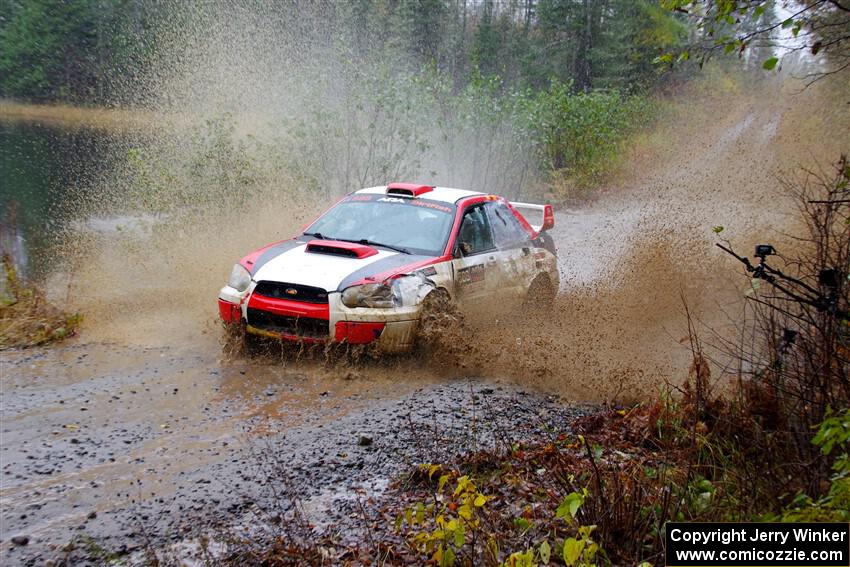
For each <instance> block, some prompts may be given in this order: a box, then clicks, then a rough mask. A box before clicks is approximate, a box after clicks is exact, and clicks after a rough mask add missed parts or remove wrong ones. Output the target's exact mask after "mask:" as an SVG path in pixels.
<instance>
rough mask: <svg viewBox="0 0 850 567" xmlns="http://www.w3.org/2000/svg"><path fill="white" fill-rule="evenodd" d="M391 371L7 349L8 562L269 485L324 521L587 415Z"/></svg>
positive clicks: (113, 537)
mask: <svg viewBox="0 0 850 567" xmlns="http://www.w3.org/2000/svg"><path fill="white" fill-rule="evenodd" d="M396 378H397V379H394V380H390V379H383V378H374V377H369V376H365V375H363V376H359V377H358V379H357V380H351V379H345V378H339V377H329V376H327V375H326V373H324V372H323V371H322V370H321V368H311V367H310V363H302V364H301V365H300V366H299V367H298V368H297V369H287V368H284V367H281V366H280V365H277V364H264V363H262V362H260V363H257V362H252V361H248V362H233V363H224V364H222V363H220V362H219V361H218V360H216V359H214V358H210V357H208V356H204V355H202V354H199V353H197V352H186V351H180V350H177V349H169V348H143V347H128V346H119V345H107V344H85V345H74V346H67V347H61V348H55V349H51V350H49V351H39V352H35V351H21V352H16V353H8V352H7V353H4V355H3V390H4V394H3V429H2V435H3V446H2V459H1V460H2V467H0V468H2V491H3V492H2V501H3V506H2V508H3V512H2V533H0V540H2V541H3V545H4V550H3V554H4V558H5V559H4V564H9V565H13V564H25V565H27V564H33V565H35V564H43V562H44V561H45V560H48V559H62V558H65V557H66V556H67V557H69V558H70V559H71V560H72V562H73V563H74V564H78V563H85V562H88V561H92V562H96V561H100V560H103V559H104V558H105V555H104V554H103V552H101V551H97V549H98V548H99V549H102V550H108V551H110V552H118V553H119V555H123V554H132V553H134V552H136V551H138V550H141V549H143V548H145V547H147V546H155V547H157V548H158V549H159V548H162V547H163V546H165V545H167V544H168V542H175V541H181V540H183V539H186V538H188V537H190V536H198V535H199V534H201V533H203V531H204V530H209V529H212V528H213V527H214V526H216V525H222V524H225V523H227V522H243V521H245V516H246V515H255V514H257V513H259V512H263V511H267V510H269V509H270V508H271V507H272V506H277V505H280V502H277V503H275V502H272V501H271V499H272V494H271V493H270V491H269V488H268V483H270V482H273V483H275V484H280V485H281V486H282V485H283V484H286V488H287V489H289V490H292V491H294V492H295V493H297V494H298V495H299V497H300V500H301V502H302V504H303V506H304V508H305V509H306V510H307V511H308V513H309V515H310V516H311V520H312V521H313V522H314V523H315V524H316V525H317V526H319V527H321V526H322V525H327V524H329V523H336V522H337V521H339V520H340V518H341V516H343V515H345V514H347V513H348V512H350V510H347V509H346V507H345V504H346V503H348V504H351V503H352V502H351V500H352V494H353V492H352V491H353V490H354V489H355V487H361V488H366V489H369V490H370V492H373V493H374V492H375V488H376V487H378V488H379V487H380V486H382V485H383V486H385V485H386V483H387V482H388V481H389V479H390V478H392V477H394V476H395V475H397V474H399V473H400V472H403V471H405V470H407V469H409V468H410V467H412V466H414V465H415V464H418V463H422V462H440V461H445V460H447V459H448V458H450V457H451V456H452V455H454V454H456V453H458V452H462V451H469V450H475V449H480V448H485V447H492V446H493V445H494V444H496V443H499V444H504V443H510V442H512V441H513V440H519V439H523V438H528V437H529V436H531V435H535V434H536V435H539V427H540V425H541V424H544V423H545V424H548V426H549V427H550V429H549V431H554V430H555V429H556V428H557V427H561V426H562V425H563V424H564V423H566V422H568V421H569V418H571V417H573V416H575V415H577V414H578V413H579V412H580V411H581V410H579V409H576V408H575V407H571V406H568V405H565V404H563V403H562V402H561V401H559V400H558V399H557V398H556V397H554V396H545V395H543V394H538V393H530V392H526V391H523V390H521V389H520V388H518V387H517V386H515V385H512V384H508V383H499V382H498V381H482V380H477V379H469V378H463V379H455V380H453V381H451V382H450V383H445V382H442V383H441V382H436V381H435V382H431V383H429V382H427V381H425V382H423V381H417V382H413V381H410V380H408V379H404V378H402V377H400V376H399V377H396ZM277 462H283V463H285V464H286V471H287V477H286V478H279V477H276V476H275V475H277V474H278V473H277V472H276V471H277V469H276V467H275V463H277ZM337 501H339V502H337ZM254 523H255V524H256V521H254ZM317 529H319V528H317ZM16 536H26V537H27V538H29V542H28V544H27V545H25V546H21V545H16V544H14V543H11V539H12V538H13V537H16ZM69 542H74V545H72V546H68V545H67V544H68V543H69ZM94 543H96V545H94Z"/></svg>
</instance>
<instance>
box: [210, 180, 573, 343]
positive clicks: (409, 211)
mask: <svg viewBox="0 0 850 567" xmlns="http://www.w3.org/2000/svg"><path fill="white" fill-rule="evenodd" d="M520 210H523V211H526V212H527V213H526V214H528V213H533V214H535V215H536V216H539V217H540V224H538V225H532V224H530V223H529V222H528V221H527V220H526V218H525V217H524V216H523V214H521V213H520V212H519V211H520ZM554 222H555V221H554V215H553V212H552V207H551V206H550V205H530V204H525V203H510V202H508V201H507V200H506V199H504V198H502V197H498V196H496V195H487V194H484V193H477V192H474V191H464V190H460V189H450V188H445V187H431V186H427V185H415V184H410V183H391V184H390V185H387V186H379V187H371V188H368V189H361V190H360V191H356V192H354V193H350V194H349V195H347V196H345V197H344V198H343V199H342V200H340V201H339V202H338V203H337V204H336V205H334V206H333V207H332V208H331V209H329V210H328V211H327V212H325V213H324V214H323V215H322V216H320V217H319V218H318V219H316V221H314V222H313V223H312V224H311V225H309V226H308V227H307V228H306V229H305V231H304V232H303V233H302V234H300V235H298V236H296V237H294V238H292V239H289V240H284V241H281V242H277V243H274V244H270V245H268V246H265V247H263V248H260V249H259V250H255V251H254V252H251V253H250V254H248V255H247V256H245V257H244V258H242V259H241V260H240V261H239V263H237V264H236V265H235V266H234V267H233V272H232V273H231V275H230V280H229V281H228V283H227V285H226V286H224V287H223V288H222V289H221V292H220V293H219V297H218V305H219V313H220V315H221V318H222V320H223V321H224V322H225V323H227V324H230V325H234V326H238V328H239V329H242V330H244V331H246V332H247V333H249V334H252V335H262V336H267V337H274V338H277V339H281V340H288V341H302V342H327V341H332V342H338V343H344V342H347V343H349V344H366V343H372V342H376V345H377V347H378V348H379V350H381V351H383V352H403V351H407V350H410V349H411V347H413V346H414V344H415V343H416V335H417V327H418V323H419V319H420V315H421V313H422V311H423V308H422V306H423V303H424V302H425V298H426V297H428V296H429V294H432V293H435V292H436V293H437V294H443V295H445V296H447V298H448V299H450V300H451V301H454V302H456V303H457V304H459V305H463V306H467V305H469V306H472V305H475V304H480V303H482V302H486V303H493V304H495V305H498V306H499V307H500V308H502V307H507V306H508V305H509V304H511V303H513V304H522V303H523V302H527V301H529V299H531V300H533V301H537V300H542V301H551V299H552V298H553V297H554V295H555V293H556V292H557V289H558V284H559V277H558V269H557V258H556V257H555V249H554V246H552V244H551V242H552V240H551V237H549V236H548V235H547V234H545V231H546V230H548V229H550V228H551V227H552V226H553V225H554Z"/></svg>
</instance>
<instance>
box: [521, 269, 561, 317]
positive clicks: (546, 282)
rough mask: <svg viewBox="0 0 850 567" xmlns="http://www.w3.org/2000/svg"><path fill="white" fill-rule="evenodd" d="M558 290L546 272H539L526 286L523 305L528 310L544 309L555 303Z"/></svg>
mask: <svg viewBox="0 0 850 567" xmlns="http://www.w3.org/2000/svg"><path fill="white" fill-rule="evenodd" d="M557 294H558V290H557V289H555V286H553V285H552V281H551V280H550V279H549V276H547V275H546V274H539V275H538V276H537V277H536V278H534V280H532V282H531V285H530V286H528V291H527V292H526V296H525V301H524V302H523V307H524V308H525V309H526V310H529V311H545V310H547V309H549V308H550V307H552V305H553V304H554V303H555V296H556V295H557Z"/></svg>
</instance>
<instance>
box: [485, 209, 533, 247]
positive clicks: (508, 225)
mask: <svg viewBox="0 0 850 567" xmlns="http://www.w3.org/2000/svg"><path fill="white" fill-rule="evenodd" d="M486 208H487V211H488V212H489V215H490V223H491V224H492V226H493V234H494V235H495V237H496V245H497V246H498V247H499V248H516V247H519V246H524V245H526V244H528V242H529V240H530V238H531V237H530V236H529V234H528V233H527V232H526V231H525V229H524V228H523V227H522V225H521V224H520V223H519V221H518V220H517V218H516V216H515V215H514V213H513V211H511V210H510V209H509V208H508V206H507V205H505V204H504V203H487V206H486Z"/></svg>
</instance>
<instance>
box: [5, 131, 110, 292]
mask: <svg viewBox="0 0 850 567" xmlns="http://www.w3.org/2000/svg"><path fill="white" fill-rule="evenodd" d="M113 142H114V138H113V137H112V136H111V135H109V134H107V133H105V132H103V131H101V130H94V129H87V128H61V127H55V126H47V125H43V124H36V123H21V122H3V121H2V120H0V249H2V252H3V253H8V254H11V255H12V257H13V259H14V261H15V263H16V264H17V266H18V269H19V271H20V272H21V273H23V274H24V275H25V276H28V277H39V276H41V275H44V274H45V273H46V272H47V271H48V270H49V269H50V266H51V264H52V262H51V260H52V258H51V249H52V248H53V246H54V245H55V244H56V243H57V240H58V239H59V238H61V228H62V227H63V226H64V225H65V224H66V223H68V222H71V221H73V220H74V216H75V207H74V203H76V202H78V199H79V198H80V197H81V196H83V195H85V194H86V193H88V192H89V191H91V190H92V188H93V187H95V186H96V183H97V182H98V180H99V179H100V176H101V175H102V174H103V173H102V172H103V164H104V163H105V162H106V161H107V159H108V156H109V155H110V152H111V148H112V147H113Z"/></svg>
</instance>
